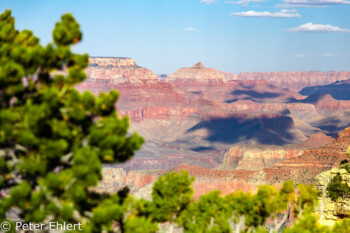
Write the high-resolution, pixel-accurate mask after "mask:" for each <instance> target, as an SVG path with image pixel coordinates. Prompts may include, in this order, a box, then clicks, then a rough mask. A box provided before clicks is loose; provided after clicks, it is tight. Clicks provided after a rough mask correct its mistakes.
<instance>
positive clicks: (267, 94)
mask: <svg viewBox="0 0 350 233" xmlns="http://www.w3.org/2000/svg"><path fill="white" fill-rule="evenodd" d="M231 94H232V95H248V96H250V97H252V98H258V99H272V98H277V97H280V96H281V95H282V94H281V93H275V92H257V91H253V90H234V91H232V92H231Z"/></svg>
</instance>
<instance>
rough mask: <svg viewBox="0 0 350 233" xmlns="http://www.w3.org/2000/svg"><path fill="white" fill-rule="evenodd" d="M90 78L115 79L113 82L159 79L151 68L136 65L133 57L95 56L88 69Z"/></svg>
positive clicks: (138, 81) (137, 81)
mask: <svg viewBox="0 0 350 233" xmlns="http://www.w3.org/2000/svg"><path fill="white" fill-rule="evenodd" d="M86 73H87V75H88V79H92V80H95V79H98V80H103V79H107V80H113V82H112V83H113V84H117V83H123V82H133V83H140V82H141V81H142V80H144V81H145V80H157V79H158V76H157V75H156V74H154V73H153V72H152V71H151V70H149V69H146V68H143V67H140V66H138V65H136V63H135V61H134V59H131V58H118V57H116V58H105V57H93V58H90V60H89V66H88V68H87V69H86Z"/></svg>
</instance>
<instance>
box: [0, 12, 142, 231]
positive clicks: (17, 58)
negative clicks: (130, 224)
mask: <svg viewBox="0 0 350 233" xmlns="http://www.w3.org/2000/svg"><path fill="white" fill-rule="evenodd" d="M81 39H82V33H81V32H80V27H79V24H78V23H77V22H76V21H75V19H74V17H73V16H72V15H71V14H65V15H63V16H62V18H61V21H60V22H58V23H56V25H55V28H54V30H53V41H54V42H53V43H50V44H48V45H47V46H42V45H41V44H40V43H39V39H38V38H37V37H35V36H34V35H33V33H32V32H31V31H29V30H22V31H18V30H16V28H15V19H14V18H13V17H12V16H11V11H10V10H6V11H5V12H4V13H2V14H1V15H0V148H1V150H0V191H1V193H0V195H1V200H0V220H4V219H6V216H8V215H9V214H10V213H11V212H16V213H17V214H16V215H17V217H18V218H19V219H21V220H22V221H25V222H45V221H47V220H49V219H48V218H50V219H54V220H58V221H62V222H63V221H67V222H73V223H74V222H83V223H84V227H85V228H84V229H85V230H86V231H88V232H101V230H102V229H109V228H110V227H111V224H112V222H113V221H112V220H113V219H114V220H115V219H118V217H120V216H121V215H122V214H123V210H122V207H121V203H122V197H120V196H118V195H117V194H116V195H100V194H97V193H95V192H93V191H91V187H93V186H96V185H97V184H98V181H99V180H100V179H101V167H102V163H115V162H123V161H125V160H127V159H129V158H130V157H132V156H133V154H134V152H135V151H136V150H137V149H139V148H140V146H141V144H142V143H143V139H142V138H141V137H139V136H138V135H137V134H136V133H134V134H132V135H128V134H127V131H128V127H129V120H128V118H126V117H124V118H118V114H117V110H116V108H115V103H116V101H117V99H118V96H119V94H118V92H117V91H114V90H113V91H110V92H109V93H108V94H106V93H101V94H100V95H99V96H98V97H97V98H96V97H95V96H94V95H93V94H91V93H90V92H87V91H85V92H83V93H79V92H78V91H77V90H76V89H75V88H74V85H75V84H77V83H79V82H81V81H83V80H84V79H85V78H86V74H85V72H84V68H86V67H87V65H88V55H87V54H83V55H81V54H74V53H73V52H72V51H71V48H70V46H71V45H74V44H76V43H78V42H79V41H80V40H81ZM7 221H9V222H11V220H7ZM11 223H12V224H13V222H11Z"/></svg>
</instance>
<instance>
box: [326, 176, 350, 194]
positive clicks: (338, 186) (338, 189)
mask: <svg viewBox="0 0 350 233" xmlns="http://www.w3.org/2000/svg"><path fill="white" fill-rule="evenodd" d="M327 194H328V196H329V197H330V198H331V199H332V201H336V200H337V199H338V198H339V197H341V198H343V199H345V198H348V197H350V188H349V186H348V185H347V184H346V183H345V182H344V181H343V178H342V177H341V175H340V174H337V175H335V176H334V177H333V178H332V179H331V181H330V182H329V184H328V187H327Z"/></svg>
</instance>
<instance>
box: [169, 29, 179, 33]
mask: <svg viewBox="0 0 350 233" xmlns="http://www.w3.org/2000/svg"><path fill="white" fill-rule="evenodd" d="M168 32H177V30H176V29H169V30H168Z"/></svg>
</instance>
